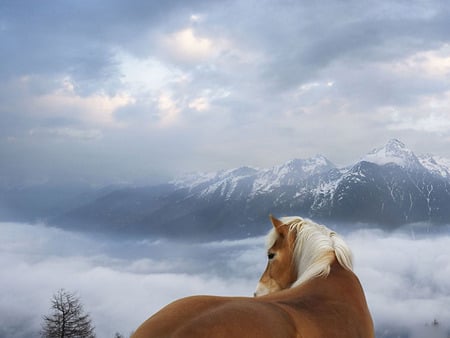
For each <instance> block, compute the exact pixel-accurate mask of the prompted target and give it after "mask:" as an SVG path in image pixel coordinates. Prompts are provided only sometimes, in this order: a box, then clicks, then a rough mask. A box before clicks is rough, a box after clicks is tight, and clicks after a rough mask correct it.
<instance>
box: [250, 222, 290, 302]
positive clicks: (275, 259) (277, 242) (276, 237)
mask: <svg viewBox="0 0 450 338" xmlns="http://www.w3.org/2000/svg"><path fill="white" fill-rule="evenodd" d="M270 220H271V221H272V224H273V229H272V231H271V232H270V233H269V235H268V237H267V249H268V250H267V258H268V262H267V267H266V270H265V271H264V273H263V275H262V276H261V279H260V280H259V283H258V286H257V288H256V292H255V297H258V296H263V295H266V294H269V293H272V292H276V291H280V290H283V289H287V288H290V287H291V286H292V284H293V283H294V282H295V281H296V280H297V269H296V264H294V263H295V257H294V247H295V243H296V232H295V231H290V228H289V225H288V224H286V223H285V222H282V221H280V220H278V219H276V218H274V217H272V215H271V216H270Z"/></svg>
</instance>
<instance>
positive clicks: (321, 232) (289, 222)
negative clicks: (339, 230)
mask: <svg viewBox="0 0 450 338" xmlns="http://www.w3.org/2000/svg"><path fill="white" fill-rule="evenodd" d="M280 221H281V222H282V223H283V224H285V225H286V226H288V227H289V231H295V232H296V241H295V247H294V252H293V255H294V259H295V261H294V262H295V264H296V266H297V271H298V274H297V280H296V281H295V283H294V284H293V285H292V286H291V287H295V286H298V285H300V284H302V283H304V282H306V281H309V280H310V279H312V278H315V277H326V276H328V274H329V273H330V268H331V264H332V263H333V261H334V258H335V257H336V259H337V261H338V262H339V264H340V265H341V266H342V267H343V268H345V269H347V270H352V268H353V259H352V253H351V251H350V249H349V247H348V246H347V245H346V244H345V242H344V241H343V240H342V238H341V237H339V236H338V235H337V234H336V233H335V232H333V231H332V230H330V229H328V228H327V227H325V226H323V225H320V224H317V223H314V222H313V221H311V220H309V219H302V218H300V217H297V216H296V217H282V218H280ZM278 236H279V235H278V232H277V231H276V230H275V229H272V230H271V231H270V233H269V234H268V236H267V242H266V245H267V248H268V249H269V248H270V247H272V245H273V244H274V243H275V241H276V240H277V238H278Z"/></svg>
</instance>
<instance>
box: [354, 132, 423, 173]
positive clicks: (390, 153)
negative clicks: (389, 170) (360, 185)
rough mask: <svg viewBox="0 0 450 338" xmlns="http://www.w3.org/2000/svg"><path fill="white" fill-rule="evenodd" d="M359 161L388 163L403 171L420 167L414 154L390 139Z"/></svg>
mask: <svg viewBox="0 0 450 338" xmlns="http://www.w3.org/2000/svg"><path fill="white" fill-rule="evenodd" d="M361 161H367V162H371V163H375V164H377V165H380V166H382V165H385V164H388V163H393V164H397V165H399V166H400V167H402V168H405V169H418V168H420V167H421V166H422V165H421V163H420V161H419V159H418V158H417V157H416V155H414V153H413V152H412V151H411V150H410V149H408V148H407V147H406V146H405V144H403V143H402V142H400V141H399V140H396V139H392V140H389V142H388V143H387V144H386V145H385V146H384V147H381V148H375V149H374V150H372V151H371V152H369V153H368V154H367V155H366V156H364V157H363V158H362V159H361Z"/></svg>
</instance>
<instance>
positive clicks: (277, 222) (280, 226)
mask: <svg viewBox="0 0 450 338" xmlns="http://www.w3.org/2000/svg"><path fill="white" fill-rule="evenodd" d="M269 218H270V221H271V222H272V225H273V227H274V228H275V230H277V232H278V233H279V234H280V235H285V232H286V227H284V226H283V225H284V223H283V222H281V221H280V220H279V219H277V218H275V217H273V216H272V215H269Z"/></svg>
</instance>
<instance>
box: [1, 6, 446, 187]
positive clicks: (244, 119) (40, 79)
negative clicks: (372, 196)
mask: <svg viewBox="0 0 450 338" xmlns="http://www.w3.org/2000/svg"><path fill="white" fill-rule="evenodd" d="M0 13H1V14H0V39H1V41H2V45H3V46H4V50H5V52H4V53H2V54H1V56H0V62H1V63H2V65H3V67H2V68H1V70H0V75H1V77H2V81H1V83H0V100H1V102H2V107H1V108H0V117H1V119H2V123H1V124H0V132H1V133H0V134H1V135H2V137H1V138H0V154H1V155H2V158H4V159H5V161H4V162H2V165H1V166H0V178H2V180H3V181H5V180H8V181H9V182H23V181H26V180H35V181H36V180H42V179H45V178H47V179H48V178H52V179H54V180H58V179H59V180H67V179H72V180H79V179H84V180H90V181H95V182H96V183H99V182H102V183H105V182H108V183H109V182H111V181H119V180H122V181H123V180H126V181H150V182H156V181H159V180H162V179H164V178H166V177H167V176H171V175H173V174H176V173H179V172H186V171H191V170H216V169H221V168H230V167H233V166H237V165H244V164H249V165H254V166H271V165H274V164H276V163H279V162H281V161H285V160H287V159H291V158H294V157H307V156H310V155H314V154H316V153H322V154H324V155H326V156H327V157H329V158H330V159H331V160H332V161H334V162H336V163H337V164H347V163H348V162H350V161H353V160H355V158H357V157H358V156H360V155H362V154H364V153H365V152H367V151H368V150H370V149H372V148H373V147H374V146H378V145H381V144H384V143H385V141H386V140H387V139H390V138H392V137H396V138H400V139H402V140H403V141H404V142H405V143H407V144H408V145H410V147H411V148H413V149H414V150H416V151H417V152H431V153H436V154H438V155H442V156H448V157H450V152H449V150H448V149H449V148H448V141H449V139H450V132H449V128H448V122H447V121H448V113H447V110H446V107H448V103H449V98H450V94H449V93H450V87H449V84H448V81H447V77H448V74H449V72H450V62H449V55H450V48H449V44H450V40H449V37H448V34H447V32H448V28H449V25H450V24H449V23H450V20H449V16H450V8H449V5H448V4H446V3H443V2H442V1H427V2H423V1H410V2H408V3H402V2H396V3H392V2H391V1H370V2H369V3H364V4H361V3H360V2H358V1H347V2H345V3H342V2H341V1H327V2H324V3H308V4H306V3H297V2H283V3H273V2H270V1H262V2H261V1H257V2H256V1H246V2H245V3H243V2H241V1H227V2H226V3H224V2H220V1H200V0H199V1H189V3H186V2H184V1H166V2H164V3H153V2H152V3H148V2H146V1H134V2H133V3H132V4H127V5H126V6H124V5H123V4H122V3H120V1H108V2H106V1H105V2H102V1H100V2H98V3H96V4H92V3H82V4H81V3H74V4H71V3H55V2H52V1H47V2H40V3H28V2H22V1H14V2H9V3H4V4H1V5H0ZM31 13H32V14H31ZM31 55H32V56H33V57H30V56H31ZM324 135H326V137H324ZM236 149H239V151H236ZM55 159H57V161H56V160H55ZM36 163H39V165H36ZM49 163H51V165H49ZM79 163H84V165H79Z"/></svg>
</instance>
